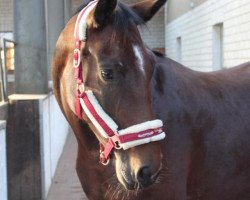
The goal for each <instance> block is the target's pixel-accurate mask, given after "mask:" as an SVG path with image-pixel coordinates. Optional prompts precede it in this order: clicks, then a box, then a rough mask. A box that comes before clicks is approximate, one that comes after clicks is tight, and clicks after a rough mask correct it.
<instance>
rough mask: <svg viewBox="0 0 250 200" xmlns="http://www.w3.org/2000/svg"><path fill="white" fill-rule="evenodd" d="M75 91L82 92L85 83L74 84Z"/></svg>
mask: <svg viewBox="0 0 250 200" xmlns="http://www.w3.org/2000/svg"><path fill="white" fill-rule="evenodd" d="M76 89H77V91H78V92H79V93H80V94H82V93H83V92H84V91H85V85H84V83H78V84H77V86H76Z"/></svg>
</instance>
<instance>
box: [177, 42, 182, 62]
mask: <svg viewBox="0 0 250 200" xmlns="http://www.w3.org/2000/svg"><path fill="white" fill-rule="evenodd" d="M181 46H182V44H181V37H178V38H177V39H176V53H177V61H178V62H181V57H182V48H181Z"/></svg>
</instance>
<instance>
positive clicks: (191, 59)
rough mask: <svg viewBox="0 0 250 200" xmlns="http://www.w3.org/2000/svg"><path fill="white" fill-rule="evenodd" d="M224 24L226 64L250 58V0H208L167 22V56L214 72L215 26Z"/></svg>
mask: <svg viewBox="0 0 250 200" xmlns="http://www.w3.org/2000/svg"><path fill="white" fill-rule="evenodd" d="M220 23H223V66H222V67H225V68H229V67H232V66H235V65H238V64H240V63H244V62H247V61H249V60H250V1H249V0H238V1H235V0H220V1H217V0H208V1H206V2H205V3H203V4H201V5H200V6H198V7H196V8H195V9H193V10H192V11H189V12H188V13H186V14H184V15H182V16H181V17H179V18H177V19H176V20H174V21H172V22H171V23H169V24H167V25H166V32H165V34H166V49H167V55H168V56H169V57H170V58H172V59H175V60H178V52H177V51H178V49H179V48H178V42H177V38H178V37H180V38H181V62H182V63H183V64H184V65H186V66H189V67H191V68H193V69H195V70H200V71H212V70H213V69H214V66H213V61H212V60H213V27H214V25H216V24H220Z"/></svg>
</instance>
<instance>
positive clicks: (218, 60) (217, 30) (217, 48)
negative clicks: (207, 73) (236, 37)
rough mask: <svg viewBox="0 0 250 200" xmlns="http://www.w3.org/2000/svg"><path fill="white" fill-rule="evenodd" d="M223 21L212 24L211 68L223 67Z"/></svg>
mask: <svg viewBox="0 0 250 200" xmlns="http://www.w3.org/2000/svg"><path fill="white" fill-rule="evenodd" d="M223 60H224V58H223V23H220V24H216V25H214V26H213V69H214V70H220V69H222V68H223V65H224V62H223Z"/></svg>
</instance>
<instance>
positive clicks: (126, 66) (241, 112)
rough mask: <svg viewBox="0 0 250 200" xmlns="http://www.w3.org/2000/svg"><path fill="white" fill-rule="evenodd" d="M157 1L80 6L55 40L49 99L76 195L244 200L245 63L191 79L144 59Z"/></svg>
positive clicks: (161, 59)
mask: <svg viewBox="0 0 250 200" xmlns="http://www.w3.org/2000/svg"><path fill="white" fill-rule="evenodd" d="M165 2H166V0H144V1H141V2H138V3H134V4H131V5H127V4H124V3H121V2H117V1H116V0H99V1H95V2H94V1H88V2H86V3H84V4H83V6H82V7H81V9H84V8H86V9H87V7H90V8H89V9H87V11H86V10H85V12H86V13H87V14H86V13H85V14H82V15H83V18H84V21H83V22H82V23H81V22H79V21H80V20H81V19H78V16H79V15H80V14H79V15H75V16H74V17H72V18H71V20H70V21H69V22H68V24H67V25H66V27H65V29H64V30H63V31H62V33H61V34H60V36H59V39H58V42H57V44H56V48H55V54H54V59H53V68H52V77H53V87H54V94H55V97H56V99H57V101H58V103H59V106H60V108H61V110H62V112H63V113H64V115H65V117H66V119H67V120H68V122H69V124H70V125H71V127H72V129H73V131H74V134H75V136H76V139H77V144H78V153H77V160H76V171H77V174H78V177H79V179H80V182H81V185H82V188H83V190H84V192H85V193H86V195H87V197H88V198H89V199H90V200H102V199H103V200H111V199H112V200H116V199H119V200H120V199H129V200H139V199H143V200H150V199H159V200H186V199H187V200H197V199H200V200H211V199H213V200H214V199H216V200H235V199H240V200H247V199H250V63H249V62H248V63H244V64H241V65H239V66H236V67H233V68H230V69H223V70H220V71H215V72H197V71H193V70H191V69H190V68H187V67H185V66H183V65H181V64H179V63H177V62H175V61H173V60H171V59H170V58H168V57H166V56H165V55H163V54H160V53H158V52H154V51H152V50H150V49H149V48H148V47H147V46H146V45H145V44H144V42H143V41H142V38H141V36H140V32H139V30H138V27H139V26H144V25H145V23H146V22H147V21H149V20H150V19H151V18H152V17H153V16H154V15H155V13H156V12H157V11H158V10H159V9H160V8H161V7H162V6H163V5H164V4H165ZM90 4H91V5H90ZM81 9H80V10H81ZM77 23H80V24H82V26H80V25H79V26H80V28H79V27H78V31H80V32H81V34H82V35H81V36H82V38H80V40H77V42H76V38H77V37H78V36H76V35H77V34H78V32H77V34H76V31H75V29H76V27H77ZM78 39H79V38H78ZM79 66H81V67H79ZM87 90H88V91H91V92H90V93H91V94H90V93H87V94H86V93H85V91H87ZM87 95H90V96H89V99H91V98H92V100H89V99H88V98H87V99H85V98H86V96H87ZM87 103H89V104H91V103H92V104H93V105H92V104H91V105H92V107H91V109H92V110H91V109H87V110H86V108H85V107H84V106H86V105H87ZM96 104H98V105H96ZM89 110H90V112H92V115H91V113H90V112H89ZM98 110H99V111H98ZM89 113H90V114H89ZM93 113H94V114H93ZM100 113H101V114H100ZM98 114H99V115H101V116H99V118H98V119H96V118H95V116H97V117H98ZM102 115H105V116H104V117H102ZM93 116H94V117H93ZM104 118H105V119H104ZM106 118H108V120H106ZM105 120H106V121H109V120H110V121H111V122H110V123H111V124H113V125H114V124H115V125H114V126H116V129H115V131H113V129H111V135H109V134H107V135H105V134H104V135H103V134H100V132H101V131H103V129H104V128H103V129H101V128H102V127H101V128H100V124H102V123H104V122H105ZM97 121H101V122H98V123H97ZM96 123H97V125H96ZM107 124H108V125H109V122H107V123H106V124H105V123H104V126H106V125H107ZM156 124H157V125H156ZM113 125H110V126H113ZM101 126H102V125H101ZM107 127H108V128H109V126H107ZM127 127H129V128H127ZM131 127H132V128H131ZM134 129H138V130H137V131H132V133H131V134H130V132H131V130H134ZM124 130H125V132H126V134H128V135H122V134H121V133H122V131H124ZM138 132H139V133H138ZM105 133H106V132H105ZM164 133H165V134H164ZM152 135H155V137H157V136H159V135H160V136H161V137H160V138H158V140H153V139H152V138H153V136H152ZM165 136H166V137H165ZM123 137H126V139H124V138H123ZM140 137H143V138H144V137H145V138H144V139H145V140H144V139H143V141H144V142H142V143H138V141H141V140H137V139H140ZM164 137H165V138H164ZM129 138H130V139H131V138H132V139H131V140H130V141H128V139H129ZM123 139H124V140H123ZM134 139H136V140H135V141H134ZM133 142H134V143H136V145H132V146H131V144H132V143H133ZM134 143H133V144H134ZM99 145H100V148H99ZM129 145H130V146H129Z"/></svg>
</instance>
